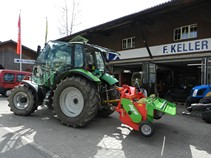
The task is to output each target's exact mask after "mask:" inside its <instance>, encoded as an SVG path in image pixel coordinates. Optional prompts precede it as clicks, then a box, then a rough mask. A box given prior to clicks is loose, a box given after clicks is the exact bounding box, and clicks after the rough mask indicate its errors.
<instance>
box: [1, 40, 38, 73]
mask: <svg viewBox="0 0 211 158" xmlns="http://www.w3.org/2000/svg"><path fill="white" fill-rule="evenodd" d="M16 48H17V43H16V42H14V41H13V40H8V41H4V42H0V65H2V66H3V67H4V68H5V69H12V70H20V63H19V62H20V60H19V59H20V55H18V54H16ZM35 58H36V52H35V51H34V50H32V49H30V48H28V47H25V46H22V60H23V61H22V62H24V63H22V70H23V71H31V70H32V67H33V60H35ZM31 60H32V61H31Z"/></svg>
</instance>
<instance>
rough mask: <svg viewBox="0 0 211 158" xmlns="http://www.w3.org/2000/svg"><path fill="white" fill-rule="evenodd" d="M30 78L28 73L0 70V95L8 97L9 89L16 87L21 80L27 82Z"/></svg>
mask: <svg viewBox="0 0 211 158" xmlns="http://www.w3.org/2000/svg"><path fill="white" fill-rule="evenodd" d="M30 77H31V73H30V72H26V71H18V70H8V69H2V70H0V94H2V95H3V96H9V95H10V93H11V89H13V88H14V87H15V86H17V85H18V84H19V83H20V82H21V81H22V80H23V79H25V80H28V79H29V78H30Z"/></svg>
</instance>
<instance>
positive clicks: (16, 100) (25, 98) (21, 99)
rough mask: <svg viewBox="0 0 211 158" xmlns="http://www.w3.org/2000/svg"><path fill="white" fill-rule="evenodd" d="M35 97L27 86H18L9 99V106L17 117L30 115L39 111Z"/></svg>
mask: <svg viewBox="0 0 211 158" xmlns="http://www.w3.org/2000/svg"><path fill="white" fill-rule="evenodd" d="M34 96H35V95H34V94H33V91H32V90H31V89H30V88H29V87H27V86H25V85H20V86H17V87H15V88H14V89H12V91H11V94H10V96H9V98H8V101H9V105H8V106H9V107H10V109H11V111H13V112H14V113H15V114H16V115H20V116H26V115H30V114H31V113H33V112H34V111H35V110H37V106H36V101H35V97H34Z"/></svg>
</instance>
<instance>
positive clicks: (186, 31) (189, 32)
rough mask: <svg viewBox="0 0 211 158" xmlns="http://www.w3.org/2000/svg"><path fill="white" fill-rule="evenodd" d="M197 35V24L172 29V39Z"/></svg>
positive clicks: (176, 39) (182, 38)
mask: <svg viewBox="0 0 211 158" xmlns="http://www.w3.org/2000/svg"><path fill="white" fill-rule="evenodd" d="M196 37H197V24H192V25H187V26H182V27H179V28H175V29H174V41H178V40H184V39H189V38H196Z"/></svg>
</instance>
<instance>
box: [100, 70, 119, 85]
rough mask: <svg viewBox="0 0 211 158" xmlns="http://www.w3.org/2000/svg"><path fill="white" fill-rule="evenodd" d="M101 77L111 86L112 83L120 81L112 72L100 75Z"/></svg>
mask: <svg viewBox="0 0 211 158" xmlns="http://www.w3.org/2000/svg"><path fill="white" fill-rule="evenodd" d="M100 79H102V80H104V81H105V82H107V83H108V84H109V85H110V86H111V85H114V84H116V83H118V82H119V81H118V80H117V79H116V78H115V77H114V76H112V75H110V74H107V73H105V74H103V75H102V76H101V77H100Z"/></svg>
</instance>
